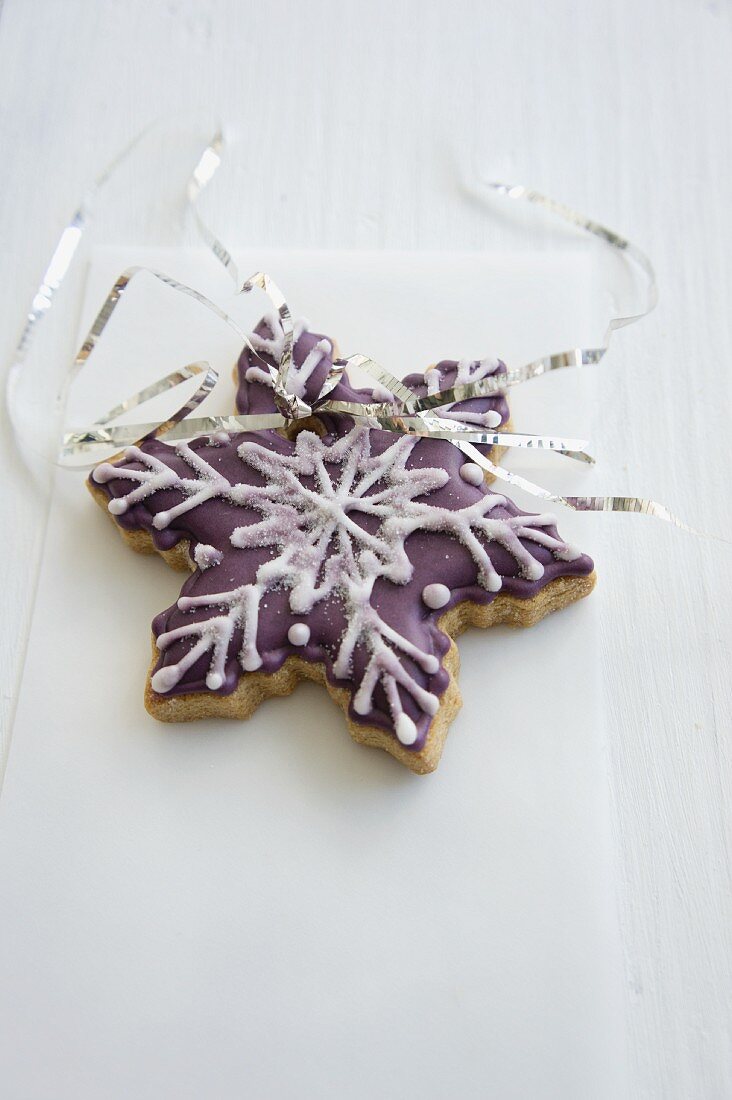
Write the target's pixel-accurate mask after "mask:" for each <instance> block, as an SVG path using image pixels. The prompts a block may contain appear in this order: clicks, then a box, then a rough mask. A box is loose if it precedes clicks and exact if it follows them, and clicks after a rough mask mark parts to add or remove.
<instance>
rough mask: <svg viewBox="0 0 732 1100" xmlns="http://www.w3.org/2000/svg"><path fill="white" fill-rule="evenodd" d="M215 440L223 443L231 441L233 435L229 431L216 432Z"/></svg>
mask: <svg viewBox="0 0 732 1100" xmlns="http://www.w3.org/2000/svg"><path fill="white" fill-rule="evenodd" d="M213 440H214V443H221V444H223V443H230V442H231V436H230V435H229V433H228V432H214V435H213Z"/></svg>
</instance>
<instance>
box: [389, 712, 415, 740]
mask: <svg viewBox="0 0 732 1100" xmlns="http://www.w3.org/2000/svg"><path fill="white" fill-rule="evenodd" d="M394 729H395V730H396V735H397V737H398V738H399V740H400V741H401V743H402V744H403V745H413V744H414V742H415V741H416V740H417V727H416V725H415V724H414V722H413V721H412V719H411V718H410V717H409V715H408V714H400V715H399V717H398V718H397V720H396V723H395V725H394Z"/></svg>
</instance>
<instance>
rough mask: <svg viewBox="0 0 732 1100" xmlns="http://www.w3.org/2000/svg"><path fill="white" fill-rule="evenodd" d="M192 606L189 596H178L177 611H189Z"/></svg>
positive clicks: (192, 602)
mask: <svg viewBox="0 0 732 1100" xmlns="http://www.w3.org/2000/svg"><path fill="white" fill-rule="evenodd" d="M192 607H195V603H194V601H193V600H192V599H191V597H190V596H179V597H178V610H179V611H190V610H191V608H192Z"/></svg>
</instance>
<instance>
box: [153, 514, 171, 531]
mask: <svg viewBox="0 0 732 1100" xmlns="http://www.w3.org/2000/svg"><path fill="white" fill-rule="evenodd" d="M169 523H170V512H158V514H157V515H156V516H155V518H154V519H153V527H157V529H158V531H162V529H163V527H167V526H168V524H169Z"/></svg>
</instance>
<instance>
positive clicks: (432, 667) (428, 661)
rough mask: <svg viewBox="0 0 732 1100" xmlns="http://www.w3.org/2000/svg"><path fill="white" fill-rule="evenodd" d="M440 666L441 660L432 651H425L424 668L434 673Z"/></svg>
mask: <svg viewBox="0 0 732 1100" xmlns="http://www.w3.org/2000/svg"><path fill="white" fill-rule="evenodd" d="M439 667H440V662H439V661H438V660H437V658H436V657H434V656H433V655H432V654H431V653H425V655H424V657H423V658H422V668H423V669H424V670H425V672H429V673H430V674H432V673H434V672H437V670H438V669H439Z"/></svg>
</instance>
